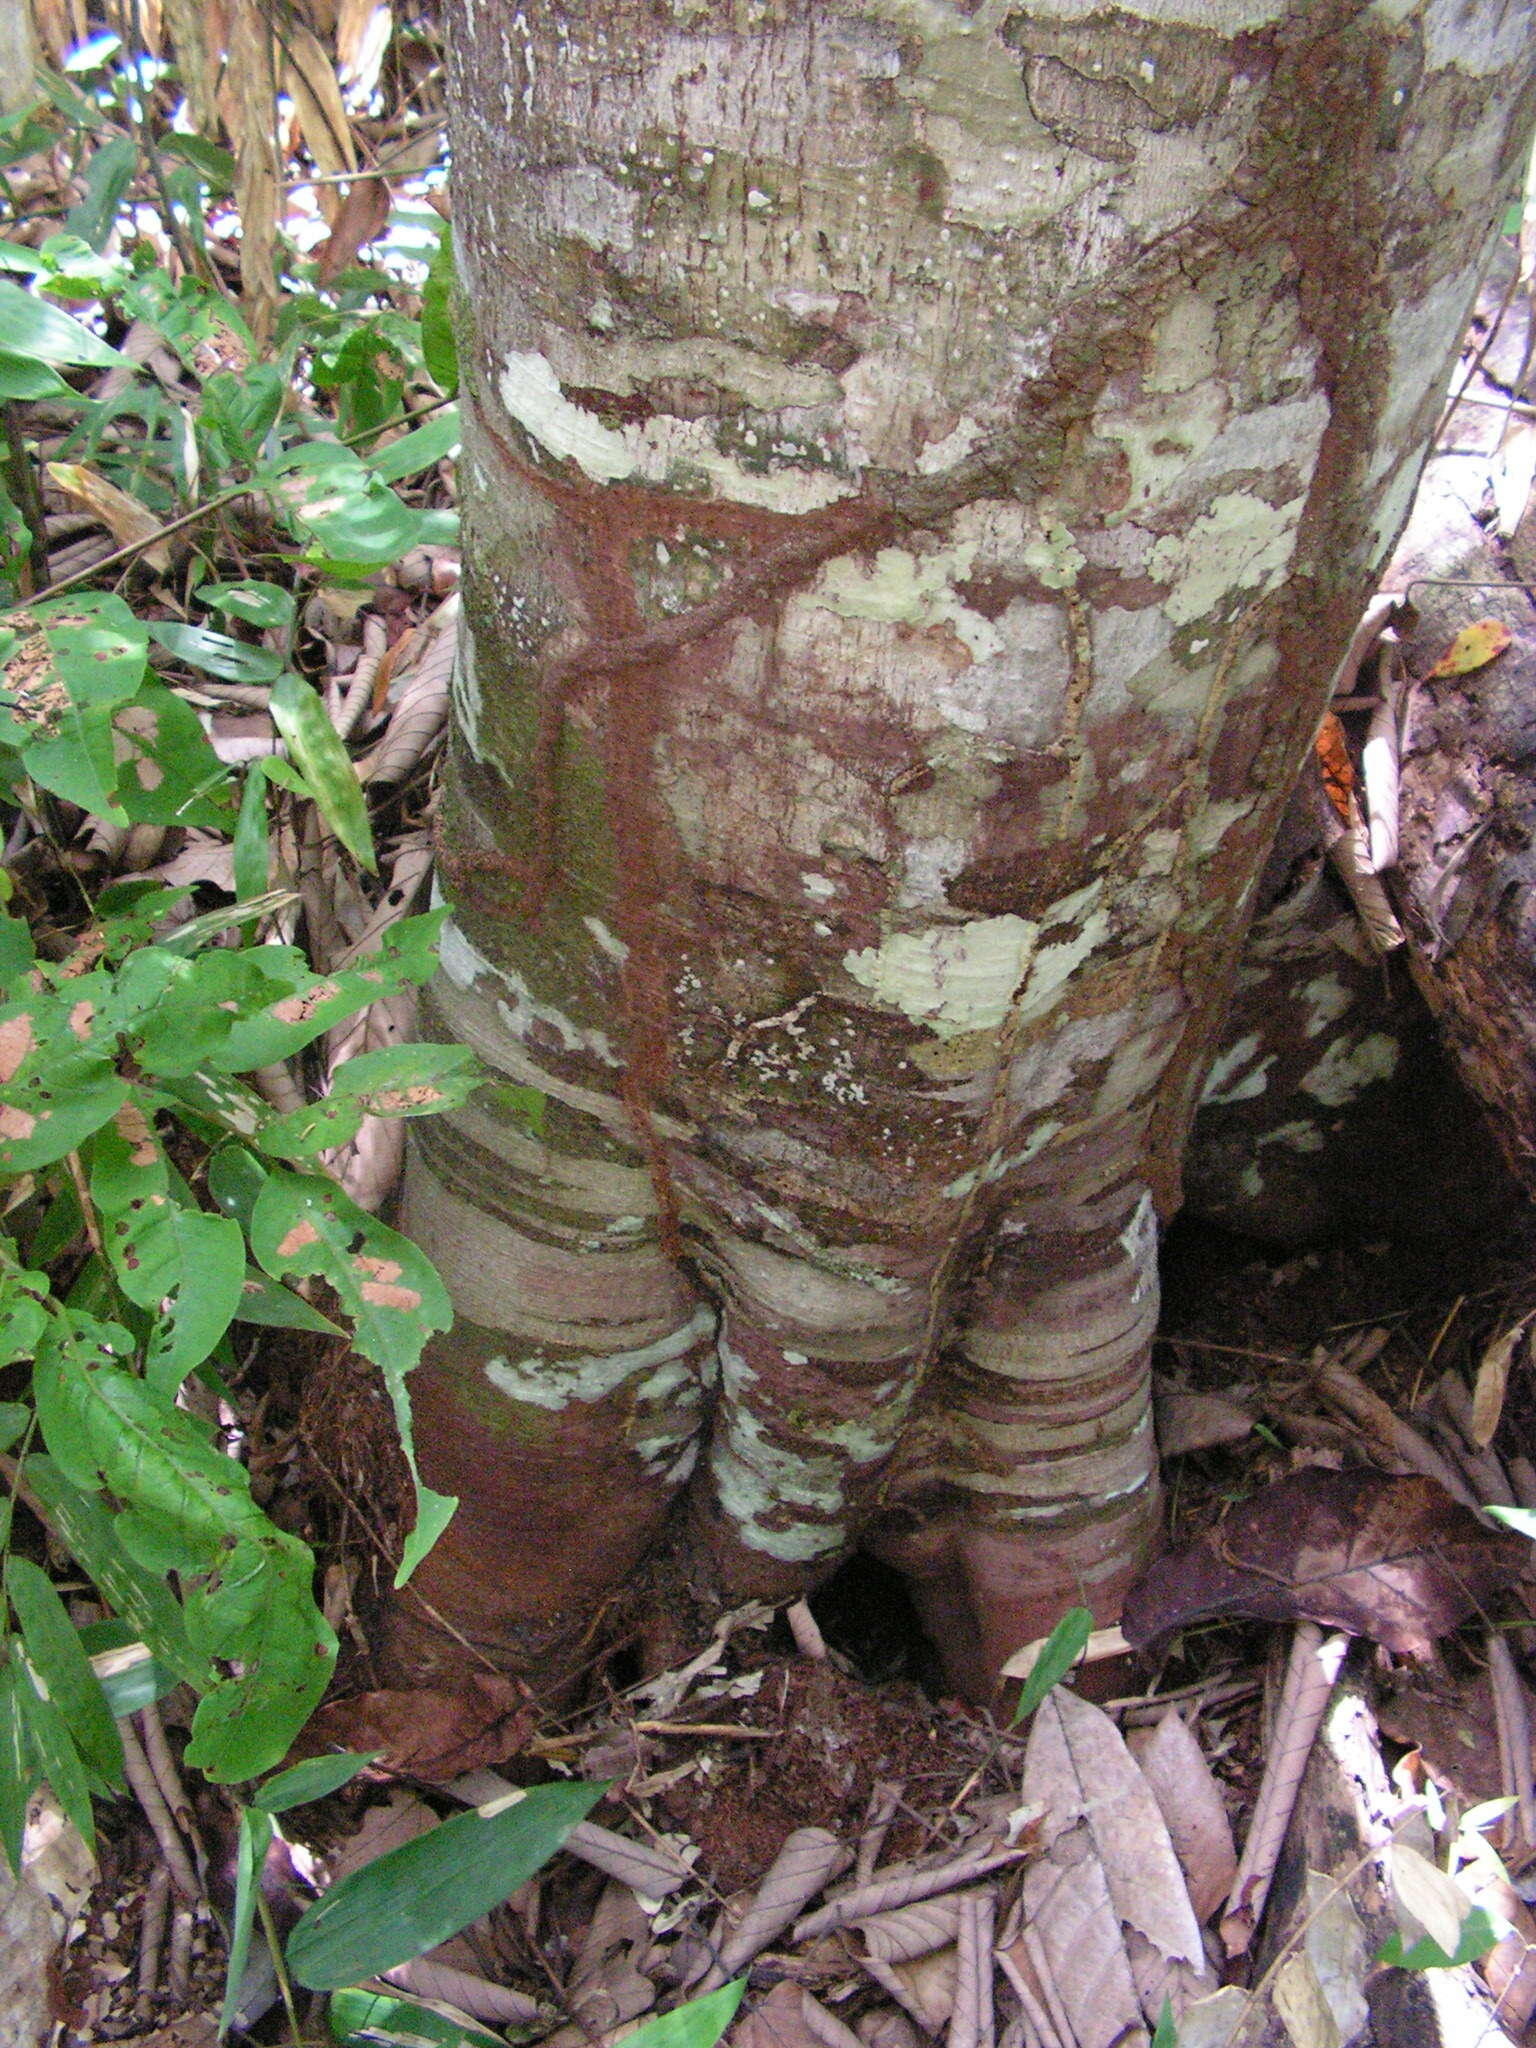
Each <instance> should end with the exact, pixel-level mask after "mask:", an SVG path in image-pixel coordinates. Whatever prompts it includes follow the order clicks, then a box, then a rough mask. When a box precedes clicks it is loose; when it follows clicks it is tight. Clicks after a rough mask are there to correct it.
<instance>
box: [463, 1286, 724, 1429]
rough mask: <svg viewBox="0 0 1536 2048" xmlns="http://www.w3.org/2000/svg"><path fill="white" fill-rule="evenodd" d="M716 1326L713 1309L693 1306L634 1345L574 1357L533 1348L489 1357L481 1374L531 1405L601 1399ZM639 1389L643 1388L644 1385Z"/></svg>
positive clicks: (677, 1354) (689, 1347)
mask: <svg viewBox="0 0 1536 2048" xmlns="http://www.w3.org/2000/svg"><path fill="white" fill-rule="evenodd" d="M714 1327H715V1312H714V1310H713V1309H710V1308H700V1309H696V1310H695V1311H694V1313H693V1315H692V1316H690V1317H689V1319H688V1321H687V1322H686V1323H684V1324H683V1326H682V1327H681V1329H677V1330H672V1331H669V1332H668V1334H667V1335H666V1336H665V1337H658V1338H657V1339H656V1340H655V1342H654V1343H651V1344H643V1345H640V1346H639V1347H638V1348H637V1349H635V1350H633V1351H610V1352H606V1353H598V1352H593V1353H589V1354H587V1355H585V1356H582V1357H576V1358H548V1357H546V1356H545V1355H544V1353H543V1352H539V1351H536V1352H534V1353H532V1354H531V1355H530V1356H529V1357H527V1358H519V1359H510V1358H507V1357H505V1356H504V1355H498V1356H497V1357H495V1358H488V1359H487V1360H486V1362H485V1366H484V1372H485V1377H486V1378H487V1379H488V1380H489V1381H490V1383H491V1385H492V1386H493V1387H496V1388H498V1389H499V1390H500V1392H502V1393H503V1394H505V1395H506V1396H507V1398H508V1399H509V1400H512V1401H519V1402H523V1403H525V1404H526V1405H527V1406H529V1407H532V1408H551V1409H559V1408H567V1407H569V1406H570V1404H571V1403H572V1402H573V1401H584V1402H592V1401H602V1400H606V1398H607V1397H608V1396H609V1395H610V1394H612V1393H614V1392H616V1391H617V1390H618V1388H620V1387H622V1386H623V1385H624V1383H625V1381H626V1380H629V1379H632V1378H633V1377H634V1375H635V1374H636V1373H639V1372H644V1373H649V1374H651V1375H652V1376H653V1377H654V1369H655V1368H656V1367H657V1366H660V1365H663V1364H664V1363H665V1362H666V1361H667V1360H669V1359H676V1358H681V1357H683V1356H684V1355H685V1354H686V1353H687V1352H689V1351H691V1350H692V1349H693V1347H694V1345H696V1344H697V1343H698V1342H699V1341H700V1339H701V1338H704V1337H707V1336H709V1335H710V1333H711V1332H712V1331H713V1329H714ZM642 1391H643V1390H642Z"/></svg>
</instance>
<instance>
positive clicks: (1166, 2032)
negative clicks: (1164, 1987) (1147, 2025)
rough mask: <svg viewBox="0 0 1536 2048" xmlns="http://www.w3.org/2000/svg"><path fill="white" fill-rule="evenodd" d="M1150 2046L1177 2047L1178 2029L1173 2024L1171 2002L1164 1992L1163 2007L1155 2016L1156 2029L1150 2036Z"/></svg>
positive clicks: (1159, 2047) (1154, 2047)
mask: <svg viewBox="0 0 1536 2048" xmlns="http://www.w3.org/2000/svg"><path fill="white" fill-rule="evenodd" d="M1152 2048H1179V2030H1178V2027H1177V2026H1176V2025H1175V2024H1174V2018H1173V2004H1172V2001H1171V2000H1170V1999H1169V1997H1168V1995H1167V1993H1166V1992H1165V1993H1164V1994H1163V2009H1162V2011H1161V2012H1160V2013H1159V2014H1158V2016H1157V2030H1156V2032H1155V2033H1154V2034H1153V2036H1152Z"/></svg>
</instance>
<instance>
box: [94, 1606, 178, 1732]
mask: <svg viewBox="0 0 1536 2048" xmlns="http://www.w3.org/2000/svg"><path fill="white" fill-rule="evenodd" d="M80 1643H81V1647H82V1648H83V1649H84V1650H85V1651H86V1652H87V1654H88V1655H89V1657H90V1659H91V1669H92V1670H93V1671H94V1672H95V1674H96V1682H97V1684H98V1685H99V1686H100V1687H101V1693H102V1698H103V1699H104V1700H105V1701H106V1703H107V1709H108V1712H109V1713H110V1714H111V1715H112V1718H113V1720H114V1721H120V1720H121V1719H122V1717H123V1716H124V1714H136V1713H138V1712H139V1710H140V1708H141V1707H148V1706H153V1705H154V1703H155V1701H156V1700H163V1699H164V1698H165V1696H166V1694H167V1693H168V1692H171V1691H173V1690H174V1689H175V1686H176V1683H177V1680H176V1674H175V1672H174V1671H167V1670H166V1668H165V1666H164V1665H163V1664H160V1663H157V1662H156V1660H155V1657H154V1655H153V1653H152V1652H151V1650H150V1648H149V1646H148V1644H147V1643H141V1642H138V1641H136V1640H135V1638H134V1634H133V1631H132V1629H131V1628H129V1627H128V1626H127V1624H126V1623H125V1622H121V1621H93V1622H90V1623H88V1624H87V1626H86V1627H85V1628H83V1629H81V1631H80Z"/></svg>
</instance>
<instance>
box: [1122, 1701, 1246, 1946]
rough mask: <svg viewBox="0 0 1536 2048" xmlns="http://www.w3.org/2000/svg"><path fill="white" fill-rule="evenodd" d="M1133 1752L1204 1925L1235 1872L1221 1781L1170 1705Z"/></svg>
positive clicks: (1224, 1893) (1225, 1891) (1230, 1882)
mask: <svg viewBox="0 0 1536 2048" xmlns="http://www.w3.org/2000/svg"><path fill="white" fill-rule="evenodd" d="M1133 1753H1134V1754H1135V1757H1136V1761H1137V1762H1138V1763H1139V1764H1140V1766H1141V1771H1142V1775H1143V1777H1144V1778H1145V1779H1146V1781H1147V1783H1148V1784H1149V1785H1150V1786H1151V1788H1152V1796H1153V1797H1154V1798H1155V1799H1156V1801H1157V1804H1158V1810H1159V1812H1160V1813H1161V1814H1162V1816H1163V1820H1164V1823H1165V1825H1166V1826H1167V1829H1168V1836H1169V1839H1170V1841H1171V1842H1172V1843H1173V1848H1174V1854H1175V1855H1176V1856H1177V1857H1178V1859H1179V1863H1180V1865H1181V1867H1182V1868H1183V1871H1184V1877H1185V1881H1186V1883H1187V1884H1188V1886H1189V1900H1190V1904H1191V1906H1192V1907H1193V1908H1194V1913H1195V1918H1196V1919H1197V1920H1198V1921H1200V1922H1201V1924H1202V1925H1203V1924H1204V1923H1205V1921H1207V1920H1208V1919H1209V1918H1210V1916H1211V1914H1212V1913H1214V1912H1215V1910H1216V1908H1217V1907H1218V1906H1219V1905H1220V1904H1221V1902H1222V1900H1223V1899H1224V1898H1225V1897H1226V1896H1227V1893H1228V1892H1229V1890H1230V1889H1231V1886H1232V1879H1233V1877H1234V1876H1235V1875H1236V1872H1237V1851H1236V1849H1235V1848H1234V1846H1233V1842H1232V1826H1231V1823H1230V1821H1229V1820H1228V1819H1227V1809H1226V1803H1225V1801H1224V1800H1223V1799H1222V1796H1221V1787H1220V1786H1219V1785H1218V1784H1217V1782H1216V1779H1215V1776H1214V1775H1213V1773H1212V1771H1211V1767H1210V1765H1209V1764H1208V1763H1207V1762H1206V1760H1205V1756H1204V1753H1203V1752H1202V1750H1201V1748H1200V1745H1199V1743H1198V1742H1197V1741H1196V1740H1195V1738H1194V1735H1193V1733H1192V1732H1191V1730H1190V1727H1189V1724H1188V1722H1187V1721H1185V1720H1184V1718H1183V1716H1182V1715H1181V1714H1179V1713H1178V1712H1177V1710H1176V1709H1174V1708H1172V1707H1170V1708H1169V1710H1168V1712H1167V1713H1166V1714H1164V1716H1163V1718H1162V1720H1161V1721H1159V1722H1158V1724H1157V1726H1156V1728H1155V1729H1153V1731H1152V1733H1151V1736H1150V1738H1149V1739H1148V1740H1147V1741H1146V1742H1145V1743H1144V1744H1142V1745H1140V1746H1139V1747H1135V1748H1134V1752H1133Z"/></svg>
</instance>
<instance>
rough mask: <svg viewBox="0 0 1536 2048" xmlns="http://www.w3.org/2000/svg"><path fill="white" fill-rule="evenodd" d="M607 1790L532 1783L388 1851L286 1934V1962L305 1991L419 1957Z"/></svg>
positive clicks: (521, 1873) (535, 1863)
mask: <svg viewBox="0 0 1536 2048" xmlns="http://www.w3.org/2000/svg"><path fill="white" fill-rule="evenodd" d="M606 1790H607V1786H606V1785H603V1784H596V1785H539V1786H536V1787H535V1788H534V1790H533V1791H531V1792H528V1793H525V1794H524V1795H523V1797H522V1798H521V1799H519V1800H517V1801H516V1803H515V1804H513V1805H505V1804H503V1805H500V1806H498V1807H497V1808H495V1809H492V1810H490V1811H486V1812H481V1811H476V1812H474V1813H461V1814H455V1815H454V1817H453V1819H452V1820H446V1821H444V1822H443V1823H442V1825H441V1826H440V1827H436V1828H434V1829H433V1830H432V1832H431V1833H430V1834H426V1835H418V1836H417V1837H416V1839H415V1840H414V1841H411V1842H406V1843H403V1844H402V1845H401V1847H400V1848H398V1849H391V1850H390V1851H389V1852H388V1854H387V1855H384V1856H380V1857H378V1858H376V1859H375V1860H374V1861H373V1862H372V1863H368V1864H365V1865H364V1867H363V1868H362V1869H361V1870H354V1871H353V1872H352V1873H351V1874H350V1875H349V1876H347V1877H344V1878H343V1879H342V1880H341V1882H340V1883H339V1884H337V1885H334V1886H333V1887H332V1889H331V1890H330V1891H328V1892H327V1893H326V1895H325V1897H324V1898H323V1899H321V1900H320V1901H319V1902H318V1904H316V1905H313V1906H311V1907H310V1909H309V1911H308V1912H307V1913H306V1914H305V1915H304V1917H303V1919H302V1920H300V1922H299V1924H298V1926H297V1927H295V1928H294V1930H293V1932H292V1934H291V1935H290V1936H289V1937H288V1967H289V1969H290V1970H291V1971H292V1973H293V1975H294V1977H295V1978H296V1979H297V1981H298V1982H299V1983H300V1984H303V1985H304V1986H306V1987H307V1988H308V1989H309V1990H311V1991H336V1990H339V1989H340V1988H341V1986H342V1985H344V1984H357V1983H360V1982H361V1981H362V1979H363V1978H365V1977H374V1976H377V1975H378V1973H379V1972H380V1971H381V1970H392V1969H393V1968H394V1967H395V1966H396V1964H397V1963H407V1962H410V1961H411V1959H412V1958H413V1957H415V1956H419V1955H424V1954H425V1953H426V1951H427V1950H428V1949H429V1948H436V1946H437V1945H438V1943H439V1942H442V1941H447V1940H448V1939H449V1937H450V1936H452V1935H455V1934H458V1933H459V1932H460V1931H461V1930H462V1929H463V1928H465V1927H467V1926H468V1925H469V1924H470V1922H471V1921H472V1920H478V1919H479V1918H480V1916H481V1915H482V1914H483V1913H488V1912H489V1911H490V1910H491V1908H492V1906H495V1905H499V1904H500V1903H501V1901H502V1900H503V1899H505V1898H507V1897H508V1896H509V1894H510V1893H512V1892H514V1891H516V1889H517V1887H518V1886H519V1885H520V1884H523V1883H525V1882H526V1881H527V1879H528V1878H530V1877H532V1875H533V1873H534V1872H535V1871H536V1870H538V1869H540V1868H541V1867H542V1866H543V1865H544V1864H545V1863H547V1862H548V1861H549V1859H550V1857H551V1856H553V1855H554V1853H555V1851H556V1850H557V1849H558V1848H559V1847H560V1845H561V1843H562V1842H563V1841H564V1840H565V1838H566V1836H567V1835H568V1834H569V1833H570V1831H571V1829H572V1828H573V1827H575V1826H576V1824H577V1822H578V1821H581V1820H585V1818H586V1816H587V1815H588V1813H590V1812H591V1810H592V1808H593V1807H594V1806H595V1805H596V1804H597V1802H598V1800H599V1799H601V1797H602V1796H603V1793H604V1792H605V1791H606Z"/></svg>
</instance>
